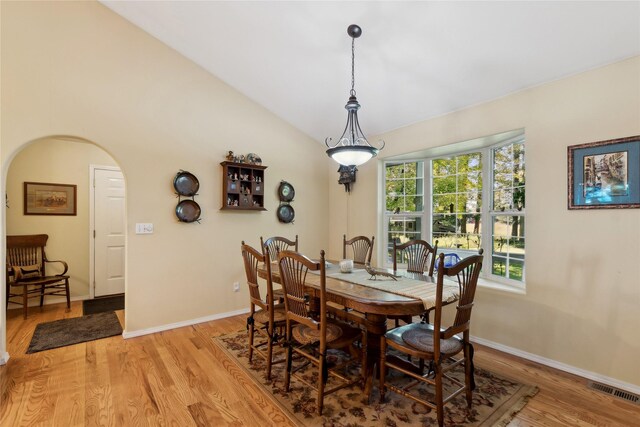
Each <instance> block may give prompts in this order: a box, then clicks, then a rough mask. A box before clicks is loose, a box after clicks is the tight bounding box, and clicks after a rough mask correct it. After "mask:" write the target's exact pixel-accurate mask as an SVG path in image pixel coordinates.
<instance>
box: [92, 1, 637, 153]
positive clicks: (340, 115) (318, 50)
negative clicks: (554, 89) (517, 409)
mask: <svg viewBox="0 0 640 427" xmlns="http://www.w3.org/2000/svg"><path fill="white" fill-rule="evenodd" d="M102 3H103V4H104V5H105V6H107V7H109V8H110V9H112V10H113V11H115V12H116V13H118V14H120V15H121V16H123V17H124V18H126V19H127V20H129V21H130V22H132V23H133V24H135V25H137V26H138V27H140V28H142V29H143V30H145V31H147V32H148V33H149V34H151V35H153V36H154V37H156V38H157V39H159V40H160V41H162V42H164V43H166V44H167V45H169V46H171V47H172V48H174V49H175V50H177V51H178V52H180V53H182V54H183V55H184V56H186V57H187V58H189V59H191V60H192V61H194V62H195V63H197V64H199V65H200V66H202V67H203V68H205V69H206V70H208V71H209V72H211V73H212V74H214V75H215V76H217V77H219V78H220V79H222V80H223V81H225V82H226V83H227V84H229V85H230V86H232V87H234V88H235V89H237V90H238V91H240V92H242V93H243V94H245V95H246V96H248V97H249V98H251V99H253V100H254V101H256V102H257V103H259V104H261V105H263V106H264V107H265V108H267V109H268V110H270V111H272V112H273V113H275V114H276V115H278V116H280V117H281V118H283V119H284V120H286V121H288V122H289V123H291V124H292V125H293V126H295V127H297V128H298V129H300V130H302V131H303V132H305V133H307V134H308V135H310V136H311V137H313V138H315V139H317V140H318V141H324V138H325V137H328V136H331V137H334V138H336V137H337V136H339V135H340V134H341V133H342V129H343V127H344V124H345V121H346V112H345V110H344V109H343V107H344V104H345V103H346V101H347V98H348V92H349V89H350V84H351V76H350V72H351V63H350V61H351V39H350V38H349V36H348V35H347V33H346V29H347V27H348V26H349V24H353V23H355V24H358V25H360V26H361V27H362V29H363V35H362V37H360V38H359V39H357V40H356V56H355V59H356V70H355V72H356V80H355V83H356V91H357V94H358V99H359V101H360V103H361V104H362V109H361V111H360V113H359V115H360V121H361V125H362V128H363V130H364V132H365V133H366V134H367V135H375V134H380V133H383V132H386V131H389V130H392V129H396V128H398V127H402V126H406V125H408V124H411V123H414V122H417V121H420V120H424V119H427V118H430V117H434V116H438V115H442V114H445V113H448V112H451V111H455V110H459V109H462V108H465V107H469V106H471V105H474V104H478V103H482V102H486V101H489V100H492V99H495V98H499V97H502V96H505V95H507V94H509V93H512V92H515V91H519V90H522V89H525V88H528V87H532V86H536V85H539V84H542V83H545V82H549V81H552V80H556V79H559V78H562V77H566V76H569V75H572V74H575V73H579V72H582V71H585V70H588V69H591V68H595V67H599V66H602V65H605V64H608V63H612V62H616V61H619V60H622V59H625V58H628V57H631V56H635V55H639V54H640V2H635V1H634V2H612V1H607V2H542V1H540V2H482V1H480V2H430V1H425V2H403V1H393V2H391V1H389V2H276V1H266V2H239V1H234V2H232V1H221V2H184V1H171V2H169V1H167V2H138V1H135V2H134V1H103V2H102ZM639 78H640V77H639Z"/></svg>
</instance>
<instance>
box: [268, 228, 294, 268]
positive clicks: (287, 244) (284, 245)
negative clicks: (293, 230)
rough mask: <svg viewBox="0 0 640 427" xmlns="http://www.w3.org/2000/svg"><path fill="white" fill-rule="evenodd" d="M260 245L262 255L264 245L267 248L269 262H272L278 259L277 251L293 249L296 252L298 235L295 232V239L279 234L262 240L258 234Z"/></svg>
mask: <svg viewBox="0 0 640 427" xmlns="http://www.w3.org/2000/svg"><path fill="white" fill-rule="evenodd" d="M260 247H261V248H262V254H263V255H265V254H266V252H265V247H268V248H269V253H270V255H271V262H274V261H277V260H278V251H285V250H293V251H296V252H298V235H297V234H296V238H295V240H289V239H287V238H286V237H281V236H273V237H269V238H267V239H265V240H262V236H260Z"/></svg>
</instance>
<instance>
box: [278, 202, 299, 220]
mask: <svg viewBox="0 0 640 427" xmlns="http://www.w3.org/2000/svg"><path fill="white" fill-rule="evenodd" d="M295 216H296V212H295V211H294V210H293V208H292V207H291V205H286V204H285V205H280V206H279V207H278V219H279V220H280V222H284V223H285V224H288V223H290V222H292V221H293V218H294V217H295Z"/></svg>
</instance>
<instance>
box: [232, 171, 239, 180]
mask: <svg viewBox="0 0 640 427" xmlns="http://www.w3.org/2000/svg"><path fill="white" fill-rule="evenodd" d="M233 180H234V181H237V180H238V172H236V173H234V174H233Z"/></svg>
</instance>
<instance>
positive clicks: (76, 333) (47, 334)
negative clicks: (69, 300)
mask: <svg viewBox="0 0 640 427" xmlns="http://www.w3.org/2000/svg"><path fill="white" fill-rule="evenodd" d="M120 334H122V326H120V321H119V320H118V316H116V314H115V313H114V312H113V311H111V312H109V313H98V314H90V315H89V316H82V317H72V318H71V319H62V320H56V321H54V322H47V323H40V324H39V325H38V326H36V330H35V331H34V333H33V337H32V338H31V343H29V349H28V350H27V354H29V353H37V352H39V351H43V350H50V349H52V348H58V347H65V346H67V345H72V344H78V343H81V342H86V341H93V340H98V339H101V338H107V337H112V336H114V335H120Z"/></svg>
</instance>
